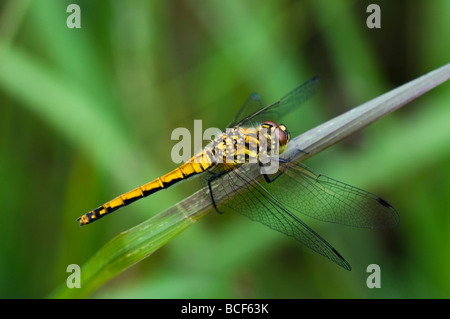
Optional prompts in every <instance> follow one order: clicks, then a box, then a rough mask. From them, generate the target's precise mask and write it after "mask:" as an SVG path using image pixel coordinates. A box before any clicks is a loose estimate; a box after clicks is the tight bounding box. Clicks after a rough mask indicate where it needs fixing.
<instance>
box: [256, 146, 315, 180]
mask: <svg viewBox="0 0 450 319" xmlns="http://www.w3.org/2000/svg"><path fill="white" fill-rule="evenodd" d="M298 153H305V154H308V152H307V151H304V150H301V149H296V150H295V152H294V153H293V154H292V155H291V157H290V158H288V159H284V158H280V159H278V160H279V161H280V162H282V163H289V162H290V161H292V160H293V159H294V157H295V156H296V155H297V154H298ZM260 165H261V163H260ZM287 169H288V166H285V167H284V169H283V170H282V171H280V172H278V174H277V176H275V177H273V178H270V177H269V175H267V174H263V176H264V179H265V180H266V182H267V183H272V182H273V181H275V180H276V179H277V178H278V177H280V176H281V175H282V174H283V173H284V172H285V171H286V170H287Z"/></svg>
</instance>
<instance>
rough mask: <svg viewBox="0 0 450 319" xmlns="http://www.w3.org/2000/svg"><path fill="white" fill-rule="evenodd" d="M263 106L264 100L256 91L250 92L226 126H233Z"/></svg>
mask: <svg viewBox="0 0 450 319" xmlns="http://www.w3.org/2000/svg"><path fill="white" fill-rule="evenodd" d="M263 107H264V102H263V100H262V98H261V96H260V95H259V94H258V93H252V94H251V95H250V96H249V97H248V98H247V100H245V102H244V104H243V105H242V106H241V108H240V109H239V111H238V113H237V114H236V116H235V117H234V119H233V120H232V121H231V122H230V124H228V125H227V127H235V126H237V124H238V123H239V122H241V121H242V119H244V118H246V117H248V116H250V115H252V114H253V113H255V112H257V111H259V110H260V109H262V108H263Z"/></svg>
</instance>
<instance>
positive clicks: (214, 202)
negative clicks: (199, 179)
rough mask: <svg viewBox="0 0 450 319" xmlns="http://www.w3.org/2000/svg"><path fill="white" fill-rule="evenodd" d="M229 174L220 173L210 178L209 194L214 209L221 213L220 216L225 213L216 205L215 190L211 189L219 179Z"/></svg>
mask: <svg viewBox="0 0 450 319" xmlns="http://www.w3.org/2000/svg"><path fill="white" fill-rule="evenodd" d="M226 173H228V172H227V171H220V172H218V173H215V174H214V175H213V176H211V177H210V178H208V188H209V194H210V196H211V201H212V203H213V206H214V209H215V210H216V211H217V212H218V213H219V214H223V212H221V211H220V210H219V209H218V208H217V205H216V201H215V200H214V194H213V190H212V187H211V183H212V182H213V181H214V180H216V179H217V178H219V177H221V176H222V175H224V174H226Z"/></svg>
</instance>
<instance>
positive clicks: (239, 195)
mask: <svg viewBox="0 0 450 319" xmlns="http://www.w3.org/2000/svg"><path fill="white" fill-rule="evenodd" d="M248 166H249V165H246V166H242V167H241V168H239V169H236V170H233V171H230V172H229V173H228V174H226V176H225V177H223V178H221V179H220V181H219V182H218V183H216V185H215V187H213V192H214V193H216V194H218V193H219V192H224V191H226V192H227V195H226V196H222V201H221V206H220V210H221V211H222V209H223V208H224V207H225V211H226V209H227V208H228V209H231V210H233V211H236V212H238V213H240V214H242V215H244V216H246V217H248V218H250V219H251V220H254V221H258V222H260V223H262V224H264V225H266V226H268V227H270V228H272V229H274V230H276V231H279V232H281V233H283V234H285V235H287V236H290V237H293V238H295V239H296V240H298V241H299V242H301V243H302V244H304V245H306V246H307V247H309V248H310V249H312V250H314V251H315V252H317V253H319V254H321V255H323V256H325V257H327V258H329V259H330V260H332V261H333V262H335V263H336V264H338V265H339V266H341V267H343V268H345V269H347V270H351V266H350V264H349V263H348V262H347V261H346V260H345V259H344V258H343V257H342V256H341V255H340V254H339V253H338V252H337V251H336V249H334V248H333V247H332V246H331V245H330V244H329V243H328V242H327V241H326V240H325V239H323V238H322V237H321V236H320V235H319V234H317V233H316V232H315V231H314V230H312V229H311V228H310V227H309V226H308V225H306V224H305V223H304V222H303V221H302V220H301V219H299V218H298V217H297V216H295V215H294V214H292V213H291V212H290V211H289V210H288V209H287V208H286V207H285V206H284V205H283V204H282V203H281V202H280V201H278V200H277V199H276V198H275V197H274V196H273V194H270V193H269V192H268V191H267V189H266V188H265V185H266V184H265V183H264V186H263V185H262V184H260V183H258V182H257V181H255V180H254V179H251V178H250V177H249V174H247V173H246V172H245V170H246V168H245V167H248ZM224 197H225V198H224Z"/></svg>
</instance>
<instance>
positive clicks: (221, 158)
mask: <svg viewBox="0 0 450 319" xmlns="http://www.w3.org/2000/svg"><path fill="white" fill-rule="evenodd" d="M289 137H290V136H289V132H288V131H287V128H286V126H284V125H278V124H276V123H275V122H273V121H266V122H263V123H262V124H261V125H259V126H257V127H251V128H245V127H240V126H236V127H233V128H230V129H227V130H226V131H225V132H223V133H222V135H221V136H219V137H217V138H216V139H215V140H214V141H213V142H212V143H211V144H210V146H209V150H208V152H210V153H209V155H210V156H207V157H209V158H213V160H212V161H211V164H218V163H228V164H243V163H249V162H250V163H256V162H258V161H260V160H261V158H262V157H263V156H265V157H273V156H277V155H279V154H281V153H283V152H284V150H285V149H286V145H287V143H288V141H289ZM204 155H205V154H203V156H202V158H203V159H205V156H204Z"/></svg>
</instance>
